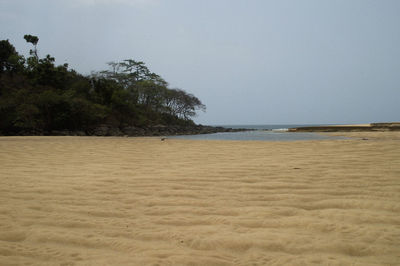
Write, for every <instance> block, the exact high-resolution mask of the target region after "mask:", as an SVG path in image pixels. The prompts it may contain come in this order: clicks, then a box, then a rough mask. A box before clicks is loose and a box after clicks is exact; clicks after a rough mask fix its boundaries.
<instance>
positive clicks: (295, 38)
mask: <svg viewBox="0 0 400 266" xmlns="http://www.w3.org/2000/svg"><path fill="white" fill-rule="evenodd" d="M0 25H1V26H0V39H9V40H10V42H11V43H12V44H14V45H15V47H16V48H17V50H18V51H19V52H20V53H22V54H25V55H27V53H28V51H29V49H30V47H29V45H27V44H26V43H25V41H24V40H23V35H24V34H32V35H36V36H38V37H39V38H40V41H39V45H38V49H39V54H40V56H45V55H46V54H50V55H52V56H54V57H55V58H56V59H57V63H58V64H63V63H69V65H70V67H71V68H73V69H75V70H77V71H78V72H80V73H85V74H89V73H90V72H91V71H93V70H102V69H106V68H107V66H106V62H110V61H117V60H123V59H128V58H130V59H135V60H141V61H144V62H145V63H146V64H147V66H148V67H149V68H150V70H152V71H153V72H156V73H157V74H159V75H161V76H162V77H163V78H164V79H165V80H167V81H168V82H169V84H170V86H171V87H174V88H175V87H176V88H181V89H184V90H186V91H188V92H190V93H193V94H194V95H196V96H197V97H198V98H199V99H200V100H201V101H202V102H203V103H204V104H205V105H206V106H207V111H206V113H200V114H199V116H198V117H197V118H195V121H196V122H198V123H202V124H290V123H291V124H306V123H311V124H319V123H365V122H378V121H399V120H400V1H399V0H393V1H392V0H374V1H371V0H329V1H328V0H302V1H300V0H275V1H269V0H65V1H63V0H0Z"/></svg>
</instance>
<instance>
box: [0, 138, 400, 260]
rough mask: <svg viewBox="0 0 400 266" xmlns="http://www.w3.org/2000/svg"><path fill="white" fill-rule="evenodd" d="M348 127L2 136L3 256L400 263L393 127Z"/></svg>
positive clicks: (398, 163)
mask: <svg viewBox="0 0 400 266" xmlns="http://www.w3.org/2000/svg"><path fill="white" fill-rule="evenodd" d="M346 134H347V135H349V134H350V135H351V137H353V139H342V140H323V141H295V142H259V141H191V140H178V139H167V140H165V141H160V139H158V138H113V137H108V138H100V137H1V138H0V265H400V133H399V132H377V133H371V134H369V133H346ZM363 139H364V140H363ZM366 139H368V140H366Z"/></svg>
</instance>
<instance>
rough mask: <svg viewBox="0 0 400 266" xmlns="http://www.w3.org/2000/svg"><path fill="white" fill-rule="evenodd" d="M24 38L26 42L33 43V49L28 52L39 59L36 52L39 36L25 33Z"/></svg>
mask: <svg viewBox="0 0 400 266" xmlns="http://www.w3.org/2000/svg"><path fill="white" fill-rule="evenodd" d="M24 39H25V41H26V42H29V43H32V44H33V50H30V51H29V54H30V55H33V56H34V57H35V58H36V59H39V56H38V52H37V44H38V42H39V38H38V37H37V36H34V35H29V34H26V35H24Z"/></svg>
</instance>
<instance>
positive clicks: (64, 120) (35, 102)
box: [0, 35, 205, 134]
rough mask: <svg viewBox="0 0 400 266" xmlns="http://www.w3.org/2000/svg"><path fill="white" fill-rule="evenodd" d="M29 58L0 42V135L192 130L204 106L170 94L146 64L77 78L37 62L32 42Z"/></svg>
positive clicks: (33, 39) (50, 62)
mask: <svg viewBox="0 0 400 266" xmlns="http://www.w3.org/2000/svg"><path fill="white" fill-rule="evenodd" d="M24 39H25V40H26V41H27V42H28V43H30V44H32V46H33V47H32V49H31V50H30V53H29V56H28V57H27V58H25V57H24V56H22V55H20V54H19V53H18V52H17V51H16V49H15V47H14V46H13V45H12V44H11V43H10V42H9V41H8V40H1V41H0V133H2V134H17V133H18V132H51V131H54V130H70V131H77V130H82V131H85V130H88V129H90V128H93V127H96V126H97V125H100V124H108V125H111V126H113V127H119V128H122V127H126V126H134V127H146V126H151V125H160V124H161V125H180V126H185V125H194V122H193V121H192V120H191V118H193V117H194V116H195V115H196V112H197V111H199V110H202V111H205V105H204V104H202V102H201V101H200V100H199V99H198V98H197V97H195V96H194V95H192V94H190V93H187V92H186V91H184V90H181V89H173V88H169V86H168V83H167V82H166V81H165V80H164V79H163V78H162V77H160V76H159V75H157V74H155V73H153V72H151V71H150V70H149V69H148V68H147V66H146V65H145V63H143V62H140V61H135V60H132V59H128V60H123V61H122V62H110V63H108V66H109V69H107V70H104V71H100V72H96V73H92V74H91V75H88V76H87V75H86V76H85V75H82V74H79V73H77V72H76V71H74V70H73V69H70V68H68V64H63V65H56V64H55V58H54V57H52V56H50V55H46V56H45V57H43V58H40V57H39V56H38V51H37V44H38V42H39V38H38V37H37V36H32V35H25V36H24Z"/></svg>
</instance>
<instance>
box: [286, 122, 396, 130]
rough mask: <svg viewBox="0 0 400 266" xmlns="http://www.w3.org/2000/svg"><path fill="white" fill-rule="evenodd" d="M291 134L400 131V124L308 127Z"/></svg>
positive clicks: (300, 128)
mask: <svg viewBox="0 0 400 266" xmlns="http://www.w3.org/2000/svg"><path fill="white" fill-rule="evenodd" d="M288 131H289V132H353V131H400V122H386V123H371V124H353V125H329V126H307V127H295V128H289V130H288Z"/></svg>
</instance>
